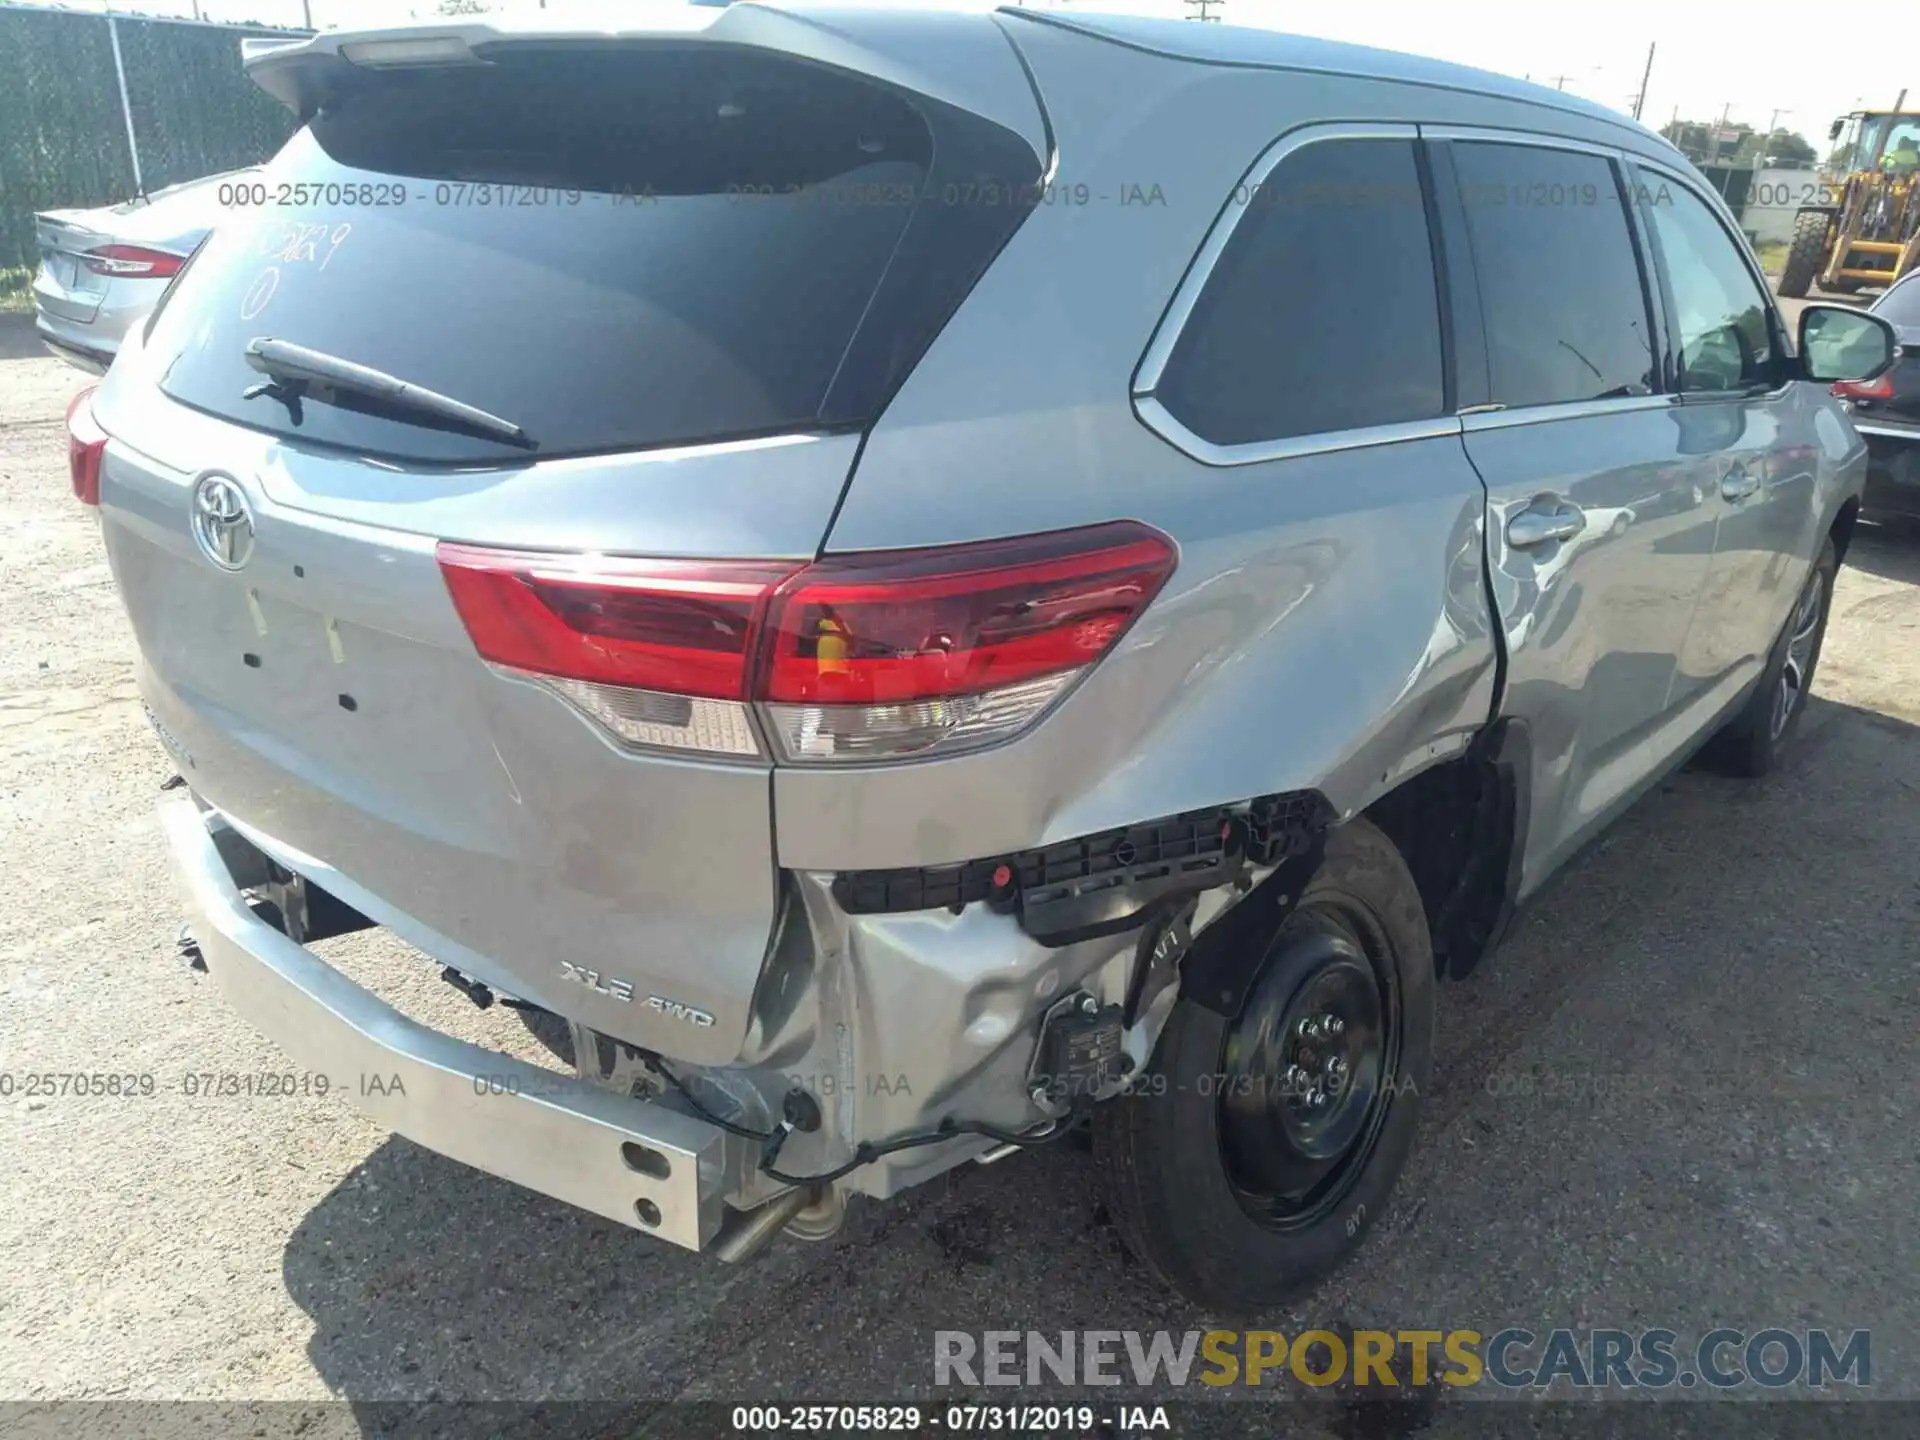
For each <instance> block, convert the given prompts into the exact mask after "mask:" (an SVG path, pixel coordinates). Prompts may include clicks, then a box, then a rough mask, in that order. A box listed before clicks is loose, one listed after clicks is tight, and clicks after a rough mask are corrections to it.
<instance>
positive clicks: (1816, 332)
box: [1800, 305, 1900, 384]
mask: <svg viewBox="0 0 1920 1440" xmlns="http://www.w3.org/2000/svg"><path fill="white" fill-rule="evenodd" d="M1899 349H1900V344H1899V337H1898V336H1897V335H1895V333H1894V329H1893V326H1891V325H1889V324H1888V323H1887V322H1886V321H1884V320H1882V319H1881V318H1880V317H1879V316H1878V315H1869V314H1867V312H1866V311H1864V310H1855V309H1853V308H1852V307H1851V306H1847V305H1808V306H1806V307H1805V308H1804V309H1802V310H1801V312H1800V368H1801V374H1802V377H1803V378H1805V379H1808V380H1818V381H1820V382H1821V383H1822V384H1827V383H1831V382H1832V381H1835V380H1871V379H1873V378H1874V377H1875V376H1877V375H1879V374H1880V372H1881V371H1883V370H1885V369H1886V368H1887V367H1888V366H1889V365H1891V364H1893V357H1894V356H1895V355H1896V354H1898V353H1899Z"/></svg>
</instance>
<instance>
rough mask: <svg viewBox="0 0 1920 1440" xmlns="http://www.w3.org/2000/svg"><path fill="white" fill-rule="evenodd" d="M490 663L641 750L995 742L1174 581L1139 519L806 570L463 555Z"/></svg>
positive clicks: (460, 593) (447, 570) (450, 572)
mask: <svg viewBox="0 0 1920 1440" xmlns="http://www.w3.org/2000/svg"><path fill="white" fill-rule="evenodd" d="M439 559H440V568H441V570H442V572H443V573H444V574H445V576H446V580H447V588H448V589H449V591H450V592H451V593H452V596H453V602H454V607H455V608H456V609H457V610H458V611H459V613H460V618H461V620H462V621H463V622H464V623H465V625H466V627H467V632H468V633H469V634H470V635H471V636H472V637H473V642H474V646H475V648H476V649H478V650H479V652H480V654H481V655H482V656H483V657H484V658H486V659H488V660H491V661H493V662H494V663H496V664H499V665H504V666H508V667H511V668H513V669H515V670H519V671H523V672H527V673H530V674H533V675H537V676H541V677H544V683H547V684H548V685H549V686H550V687H551V688H553V689H555V690H557V691H559V692H560V693H561V694H563V695H565V696H566V697H567V698H568V699H569V700H571V701H572V702H573V703H574V704H576V705H578V706H579V707H580V708H581V709H583V710H585V711H586V712H587V713H588V714H589V715H591V716H592V717H593V718H594V719H595V720H597V721H599V722H600V723H601V724H602V725H604V726H605V727H606V728H608V729H609V730H611V731H613V732H614V733H615V734H616V735H618V736H619V737H620V738H622V739H624V740H626V741H628V742H629V743H632V744H637V745H649V746H668V747H670V748H676V749H691V750H704V751H718V752H721V753H727V754H755V753H758V750H759V746H758V744H757V742H755V740H754V739H753V727H752V725H751V723H750V721H749V720H748V719H747V715H746V710H747V704H748V703H749V702H752V701H764V702H766V703H765V705H764V707H763V711H762V714H763V717H764V720H765V722H766V726H767V728H768V729H769V730H770V731H771V732H772V734H773V736H774V738H775V740H776V742H777V743H778V745H779V749H780V751H781V753H782V754H784V755H785V756H786V757H787V758H789V759H794V760H829V761H830V760H842V761H845V760H873V759H886V758H897V757H899V756H904V755H920V754H927V753H931V752H946V751H951V750H955V749H961V748H968V747H971V746H977V745H982V744H989V743H992V742H994V741H996V740H1000V739H1004V738H1006V737H1007V736H1009V735H1012V734H1015V733H1018V732H1019V731H1020V730H1022V729H1024V728H1025V727H1026V726H1028V725H1030V724H1032V723H1033V721H1034V720H1036V719H1037V718H1038V717H1039V716H1040V715H1041V714H1042V713H1043V712H1044V711H1045V710H1046V709H1047V708H1048V707H1049V706H1050V705H1051V704H1052V703H1053V701H1054V700H1056V699H1057V698H1058V697H1059V696H1060V695H1061V694H1063V693H1064V692H1065V691H1066V689H1067V688H1068V687H1069V686H1070V685H1071V684H1072V683H1073V681H1074V680H1075V679H1077V678H1078V677H1079V676H1080V675H1081V674H1082V673H1084V672H1085V670H1086V669H1087V668H1088V667H1089V666H1090V665H1092V664H1093V663H1094V662H1095V661H1096V660H1098V659H1099V658H1100V657H1101V656H1102V655H1104V654H1105V653H1106V652H1107V651H1108V650H1109V649H1110V648H1112V646H1113V644H1114V642H1115V641H1116V640H1118V639H1119V638H1120V636H1121V635H1122V634H1123V633H1124V632H1125V631H1126V629H1127V627H1128V626H1129V625H1131V624H1132V623H1133V621H1134V620H1135V619H1136V618H1137V617H1138V616H1139V614H1140V612H1141V611H1142V610H1144V609H1146V607H1147V605H1148V604H1149V603H1150V602H1151V601H1152V599H1153V597H1154V596H1155V595H1156V594H1158V593H1159V590H1160V587H1161V586H1162V585H1164V584H1165V583H1166V579H1167V577H1168V576H1169V575H1170V574H1172V572H1173V567H1174V562H1175V559H1176V554H1175V551H1174V547H1173V542H1172V541H1171V540H1169V539H1167V537H1166V536H1164V535H1162V534H1160V532H1159V531H1157V530H1151V529H1149V528H1148V527H1146V526H1144V525H1138V524H1134V523H1132V522H1127V521H1122V522H1117V523H1114V524H1111V525H1097V526H1093V527H1090V528H1088V529H1085V530H1070V531H1059V532H1055V533H1052V534H1046V535H1032V536H1023V537H1021V538H1019V539H1016V540H995V541H989V542H986V543H983V544H977V545H957V546H951V547H944V548H941V549H932V550H907V551H887V552H877V553H871V554H865V555H853V556H837V557H833V558H831V559H827V560H822V561H818V562H816V563H814V564H811V565H799V564H796V563H794V562H792V561H763V560H742V561H692V560H631V559H619V558H611V557H604V556H586V555H546V554H536V553H531V552H525V551H510V550H491V549H485V548H482V547H479V546H472V545H456V544H451V543H443V544H441V546H440V547H439Z"/></svg>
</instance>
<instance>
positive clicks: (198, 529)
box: [193, 470, 253, 570]
mask: <svg viewBox="0 0 1920 1440" xmlns="http://www.w3.org/2000/svg"><path fill="white" fill-rule="evenodd" d="M193 539H194V543H195V544H197V545H198V546H199V547H200V553H201V554H202V555H205V556H206V557H207V558H208V559H209V560H211V561H212V562H213V563H214V564H216V565H218V566H219V567H220V568H221V569H222V570H238V569H239V568H240V567H241V566H243V565H245V564H246V563H247V561H248V560H249V559H250V558H252V556H253V507H252V506H250V505H249V504H247V492H246V491H244V490H242V489H241V488H240V482H239V481H237V480H235V479H234V478H233V477H232V476H231V475H222V474H221V473H220V472H219V471H218V470H209V471H208V472H207V473H206V474H204V475H202V476H201V477H200V479H199V481H198V482H197V483H196V484H195V485H194V487H193Z"/></svg>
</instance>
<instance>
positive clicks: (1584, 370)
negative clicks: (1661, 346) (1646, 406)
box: [1453, 141, 1655, 410]
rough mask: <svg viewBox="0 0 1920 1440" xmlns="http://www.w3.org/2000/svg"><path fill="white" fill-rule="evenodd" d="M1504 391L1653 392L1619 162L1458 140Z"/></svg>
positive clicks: (1463, 191) (1543, 396) (1543, 398)
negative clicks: (1618, 180) (1618, 181)
mask: <svg viewBox="0 0 1920 1440" xmlns="http://www.w3.org/2000/svg"><path fill="white" fill-rule="evenodd" d="M1453 163H1454V171H1455V173H1456V175H1457V177H1458V182H1459V186H1460V200H1461V204H1462V206H1463V207H1464V209H1465V211H1466V216H1467V231H1468V235H1469V237H1470V238H1471V240H1472V244H1473V257H1474V269H1475V273H1476V275H1477V276H1478V278H1479V283H1480V299H1481V312H1482V314H1483V316H1484V317H1485V322H1486V331H1487V348H1488V352H1489V360H1490V369H1491V371H1492V376H1491V378H1492V382H1493V397H1492V398H1493V400H1494V401H1495V402H1496V403H1498V404H1501V405H1504V406H1505V407H1506V408H1508V409H1510V410H1511V409H1518V408H1521V407H1524V406H1530V405H1553V404H1560V403H1564V402H1568V401H1580V400H1601V399H1610V398H1613V397H1617V396H1626V395H1646V394H1650V393H1652V391H1653V389H1654V384H1655V378H1654V368H1653V344H1652V340H1651V338H1650V336H1651V327H1650V325H1649V323H1648V319H1647V301H1646V293H1645V290H1644V289H1643V287H1642V285H1641V279H1640V265H1639V261H1638V260H1637V259H1636V258H1635V255H1634V248H1633V237H1632V234H1631V232H1630V231H1629V230H1628V229H1627V217H1626V210H1625V208H1624V207H1623V206H1622V204H1621V201H1620V191H1619V187H1618V185H1617V184H1616V183H1615V179H1614V169H1613V166H1612V164H1611V163H1610V162H1609V161H1607V160H1606V159H1604V158H1603V157H1601V156H1598V155H1591V154H1587V153H1585V152H1581V151H1572V150H1552V149H1547V148H1545V147H1542V146H1533V145H1508V144H1502V143H1482V142H1478V141H1465V142H1456V143H1455V144H1454V146H1453Z"/></svg>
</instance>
